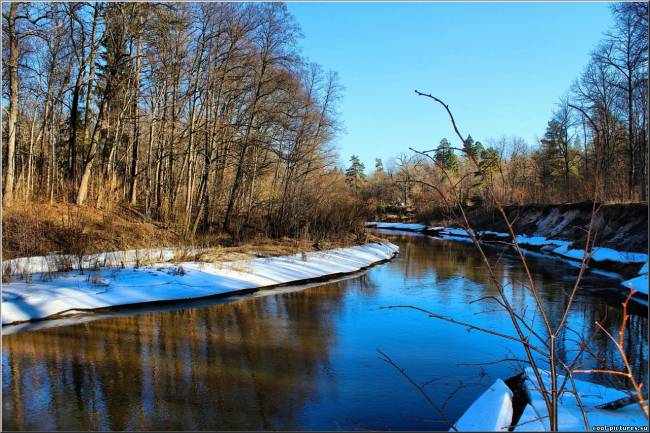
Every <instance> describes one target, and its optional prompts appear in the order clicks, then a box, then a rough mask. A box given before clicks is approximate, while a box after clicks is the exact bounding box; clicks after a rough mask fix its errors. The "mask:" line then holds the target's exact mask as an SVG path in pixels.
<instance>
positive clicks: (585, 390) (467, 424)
mask: <svg viewBox="0 0 650 433" xmlns="http://www.w3.org/2000/svg"><path fill="white" fill-rule="evenodd" d="M524 374H525V381H524V387H525V391H526V394H527V396H528V399H529V404H527V405H526V407H525V408H524V412H523V414H522V415H521V417H520V418H519V420H518V421H517V425H516V426H515V428H514V430H515V431H550V428H549V427H550V426H549V421H548V413H547V410H546V405H545V403H544V399H543V398H542V394H541V392H540V391H538V390H537V385H536V382H535V380H534V379H533V378H534V375H533V372H532V369H531V368H530V367H528V368H526V370H525V372H524ZM542 378H543V380H544V384H545V386H546V387H547V389H550V374H549V373H548V372H545V371H542ZM563 381H564V377H563V376H558V382H559V383H562V382H563ZM574 382H575V387H576V391H577V393H578V394H579V395H580V400H581V401H582V405H583V407H584V409H585V413H586V415H587V420H588V422H589V427H590V428H591V427H594V426H621V425H625V426H647V419H646V418H645V414H644V413H643V410H642V409H641V407H640V406H639V405H638V403H631V404H628V405H626V406H623V407H621V408H619V409H601V408H599V406H601V405H603V404H606V403H609V402H612V401H616V400H619V399H621V398H624V397H627V394H626V393H624V392H623V391H619V390H617V389H614V388H608V387H606V386H602V385H597V384H594V383H591V382H586V381H582V380H574ZM512 396H513V393H512V391H511V390H510V389H509V388H508V387H507V386H506V384H505V383H504V382H503V381H502V380H501V379H497V380H496V382H495V383H494V384H493V385H492V386H490V387H489V388H488V389H487V390H486V391H485V392H484V393H483V394H481V396H480V397H479V398H478V399H476V401H474V403H472V405H471V406H470V407H469V408H468V409H467V410H466V411H465V413H464V414H463V415H462V416H461V417H460V418H459V419H458V421H457V422H456V424H454V426H455V427H456V428H457V430H458V431H507V430H508V427H509V426H510V425H511V424H512V420H513V409H512V408H513V402H512ZM558 427H559V430H560V431H588V429H587V427H586V426H585V424H584V418H583V416H582V411H581V410H580V407H579V405H578V402H577V399H576V397H575V395H574V393H573V387H572V386H571V384H570V382H569V383H568V384H567V388H566V389H565V390H564V392H563V393H562V395H561V396H560V398H559V404H558Z"/></svg>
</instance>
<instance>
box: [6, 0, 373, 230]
mask: <svg viewBox="0 0 650 433" xmlns="http://www.w3.org/2000/svg"><path fill="white" fill-rule="evenodd" d="M299 36H300V29H299V27H298V26H297V24H296V23H295V22H294V20H293V17H292V16H291V15H290V14H289V13H288V11H287V9H286V6H285V5H284V4H281V3H264V4H255V3H244V4H233V3H156V4H154V3H104V2H97V3H92V2H84V3H11V4H7V3H5V4H3V47H4V49H3V53H2V55H3V63H4V68H3V102H4V104H3V105H4V106H5V114H6V115H5V116H4V117H5V119H6V122H5V124H4V125H3V157H4V166H3V170H4V173H3V175H4V176H3V180H4V185H3V206H5V208H6V207H7V206H11V204H12V202H15V201H17V200H20V201H27V202H29V201H33V200H45V201H49V202H73V203H76V204H78V205H90V206H96V207H98V208H103V209H111V208H114V207H115V206H116V205H129V206H131V207H132V208H133V209H138V210H139V211H140V212H142V213H143V214H144V215H145V216H146V217H148V218H152V219H155V220H159V221H165V222H171V223H173V224H176V225H178V226H180V227H182V228H183V230H184V231H185V232H187V233H191V234H194V233H197V231H198V232H206V231H209V230H211V229H215V230H225V231H226V232H228V233H231V234H233V235H240V234H241V233H242V232H244V231H246V230H248V231H256V232H259V231H262V232H265V233H268V234H270V235H272V236H284V235H289V236H298V235H304V234H309V233H311V234H316V235H323V234H324V233H325V232H336V231H339V230H340V231H349V230H354V228H355V227H358V226H359V225H360V222H361V220H362V218H361V214H360V212H362V208H361V207H360V206H356V205H357V202H356V199H355V198H354V197H353V196H352V195H351V194H350V193H349V189H348V188H346V186H345V178H344V176H343V174H342V173H341V172H340V171H338V170H336V169H334V168H333V165H334V163H335V156H334V154H333V152H332V149H331V146H330V144H329V143H330V142H331V139H332V137H333V135H334V134H335V133H336V131H337V122H336V105H337V99H338V97H339V85H338V83H337V77H336V74H335V73H333V72H330V73H325V72H323V70H322V69H321V67H319V66H318V65H316V64H313V63H310V62H309V61H308V60H306V59H304V58H303V57H301V56H300V54H299V52H298V49H297V48H296V39H297V38H298V37H299ZM334 203H335V204H336V208H337V209H331V207H332V205H333V204H334Z"/></svg>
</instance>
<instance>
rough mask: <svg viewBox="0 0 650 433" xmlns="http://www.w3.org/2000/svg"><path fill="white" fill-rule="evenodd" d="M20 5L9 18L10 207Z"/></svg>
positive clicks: (6, 197)
mask: <svg viewBox="0 0 650 433" xmlns="http://www.w3.org/2000/svg"><path fill="white" fill-rule="evenodd" d="M17 10H18V3H11V6H10V7H9V16H8V20H7V21H8V31H7V36H8V39H9V61H8V62H7V69H8V70H9V118H8V119H7V130H8V131H7V132H8V139H7V159H6V160H5V161H6V162H7V172H6V173H5V184H4V192H3V195H2V204H3V205H6V206H8V205H10V204H11V202H12V200H13V195H14V175H15V169H16V158H15V153H16V128H17V120H18V35H16V13H17Z"/></svg>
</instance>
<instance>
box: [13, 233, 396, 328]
mask: <svg viewBox="0 0 650 433" xmlns="http://www.w3.org/2000/svg"><path fill="white" fill-rule="evenodd" d="M397 252H398V247H397V246H395V245H393V244H391V243H372V244H368V245H359V246H354V247H350V248H338V249H333V250H327V251H319V252H310V253H305V254H295V255H291V256H283V257H273V258H259V259H251V260H242V261H237V262H225V263H201V262H184V263H176V264H170V263H160V264H158V265H149V266H143V267H138V268H136V267H126V268H124V269H115V268H113V269H105V268H102V269H99V270H86V271H85V272H84V273H81V272H79V271H72V272H62V273H56V274H50V273H41V274H35V275H34V276H33V278H32V279H31V281H17V282H12V283H8V284H5V285H4V287H3V292H2V324H3V325H6V324H10V323H14V322H21V321H26V320H32V319H42V318H46V317H48V316H52V315H55V314H70V313H75V312H78V311H80V310H90V309H96V308H104V307H112V306H119V305H128V304H137V303H143V302H153V301H171V300H186V299H193V298H200V297H205V296H212V295H219V294H226V293H229V292H236V291H240V290H246V289H257V288H261V287H265V286H273V285H277V284H285V283H291V282H295V281H302V280H307V279H313V278H319V277H324V276H328V275H334V274H341V273H350V272H355V271H358V270H360V269H362V268H365V267H368V266H370V265H372V264H373V263H377V262H380V261H383V260H387V259H390V258H392V257H393V256H394V255H395V254H397ZM52 277H53V279H51V278H52Z"/></svg>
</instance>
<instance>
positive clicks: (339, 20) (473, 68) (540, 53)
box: [288, 2, 612, 171]
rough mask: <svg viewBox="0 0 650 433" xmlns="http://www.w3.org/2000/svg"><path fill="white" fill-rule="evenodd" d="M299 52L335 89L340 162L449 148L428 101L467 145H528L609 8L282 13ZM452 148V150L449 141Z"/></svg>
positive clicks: (410, 7)
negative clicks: (501, 141)
mask: <svg viewBox="0 0 650 433" xmlns="http://www.w3.org/2000/svg"><path fill="white" fill-rule="evenodd" d="M288 8H289V10H290V11H291V12H292V13H293V15H294V16H295V17H296V19H297V21H298V23H299V24H300V26H301V28H302V30H303V33H304V38H302V39H301V40H300V46H301V47H302V52H303V54H304V55H305V56H307V57H308V58H309V59H310V60H312V61H315V62H317V63H320V64H321V65H322V66H323V67H324V68H325V69H332V70H334V71H337V72H338V73H339V75H340V78H341V84H342V85H343V86H344V87H345V89H344V91H343V100H342V101H341V104H340V107H339V108H340V114H341V120H342V121H343V123H344V127H345V131H343V132H342V133H341V134H340V135H339V137H338V139H337V148H338V151H339V155H340V157H339V159H340V161H341V163H342V165H346V166H347V165H348V160H349V158H350V156H351V155H352V154H358V155H359V156H360V157H361V160H362V162H364V163H365V164H366V167H367V170H366V171H370V170H368V169H370V168H373V167H374V160H375V158H382V159H383V160H384V162H386V161H387V160H388V159H389V158H390V157H391V156H396V155H397V154H399V153H400V152H408V148H409V146H412V147H414V148H431V147H432V146H435V145H437V143H439V141H440V139H441V138H442V137H447V138H448V139H450V140H452V139H455V136H454V134H453V131H452V130H451V127H450V125H449V122H448V119H447V117H446V114H445V113H444V111H443V110H442V107H440V106H438V105H434V103H433V101H431V100H428V99H425V98H423V97H418V96H416V95H415V93H414V89H416V88H417V89H418V90H420V91H424V92H427V93H433V94H434V95H436V96H438V97H440V98H442V99H444V100H445V101H446V102H447V103H448V104H449V106H450V107H451V109H452V111H453V112H454V115H455V116H456V118H457V121H458V123H459V128H460V129H461V132H462V133H463V134H467V133H471V134H472V137H473V138H474V139H475V140H479V141H483V142H484V143H485V142H486V140H487V139H488V138H498V137H500V136H502V135H507V136H511V135H516V136H519V137H522V138H524V139H525V140H526V141H528V143H530V144H534V143H535V140H536V138H537V137H541V136H542V135H543V134H544V129H545V127H546V122H547V121H548V119H549V117H550V114H551V110H552V109H553V106H554V104H555V103H556V102H557V100H558V98H559V97H560V96H562V95H563V94H565V93H566V92H567V90H568V89H569V86H570V85H571V83H572V81H573V80H575V79H576V78H577V77H578V75H579V74H580V72H581V71H582V70H583V68H584V66H585V65H586V63H587V60H588V56H589V52H590V51H591V50H592V49H593V48H594V47H595V45H596V44H597V43H598V41H599V40H600V39H601V37H602V35H603V33H604V32H605V31H606V30H607V28H608V27H609V26H610V25H611V22H612V18H611V15H610V11H609V3H596V2H593V3H582V2H575V3H555V2H552V3H509V2H505V3H362V2H359V3H326V2H323V3H309V2H305V3H289V4H288ZM452 143H454V141H452Z"/></svg>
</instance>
